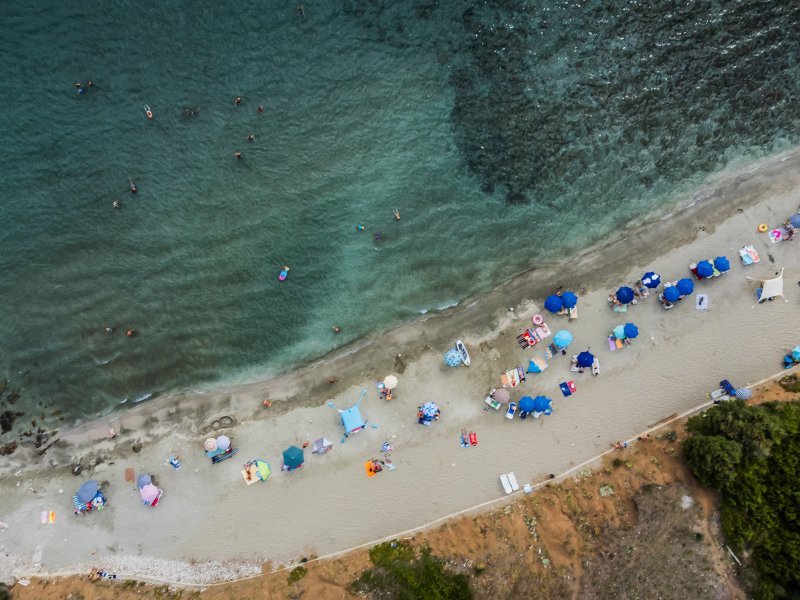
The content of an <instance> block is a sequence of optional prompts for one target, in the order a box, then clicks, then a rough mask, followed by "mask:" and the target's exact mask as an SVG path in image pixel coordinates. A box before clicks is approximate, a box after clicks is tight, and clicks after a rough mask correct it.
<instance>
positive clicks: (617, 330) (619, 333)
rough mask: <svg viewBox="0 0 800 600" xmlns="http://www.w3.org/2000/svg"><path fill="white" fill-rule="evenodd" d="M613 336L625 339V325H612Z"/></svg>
mask: <svg viewBox="0 0 800 600" xmlns="http://www.w3.org/2000/svg"><path fill="white" fill-rule="evenodd" d="M614 337H615V338H617V339H618V340H624V339H625V325H617V326H616V327H614Z"/></svg>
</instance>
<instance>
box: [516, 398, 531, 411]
mask: <svg viewBox="0 0 800 600" xmlns="http://www.w3.org/2000/svg"><path fill="white" fill-rule="evenodd" d="M534 405H535V403H534V401H533V398H531V397H530V396H523V397H522V398H520V399H519V409H520V410H521V411H522V412H526V413H529V412H533V407H534Z"/></svg>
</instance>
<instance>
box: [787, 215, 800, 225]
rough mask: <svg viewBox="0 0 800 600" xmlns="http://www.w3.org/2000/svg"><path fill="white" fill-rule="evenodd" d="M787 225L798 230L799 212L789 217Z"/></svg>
mask: <svg viewBox="0 0 800 600" xmlns="http://www.w3.org/2000/svg"><path fill="white" fill-rule="evenodd" d="M789 224H790V225H791V226H792V227H796V228H797V229H800V212H798V213H795V214H793V215H792V216H791V217H789Z"/></svg>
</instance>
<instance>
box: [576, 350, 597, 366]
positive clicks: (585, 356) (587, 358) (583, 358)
mask: <svg viewBox="0 0 800 600" xmlns="http://www.w3.org/2000/svg"><path fill="white" fill-rule="evenodd" d="M593 362H594V354H592V353H591V352H587V351H586V350H584V351H583V352H581V353H580V354H578V366H579V367H591V366H592V363H593Z"/></svg>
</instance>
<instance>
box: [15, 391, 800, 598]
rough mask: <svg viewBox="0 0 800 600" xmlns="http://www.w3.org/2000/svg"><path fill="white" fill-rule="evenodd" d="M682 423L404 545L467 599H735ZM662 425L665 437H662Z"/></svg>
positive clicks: (363, 562)
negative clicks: (446, 570)
mask: <svg viewBox="0 0 800 600" xmlns="http://www.w3.org/2000/svg"><path fill="white" fill-rule="evenodd" d="M754 392H755V393H754V398H753V400H752V401H751V402H752V403H760V402H763V401H766V400H776V399H780V400H798V399H800V393H797V392H787V391H785V390H783V389H782V388H781V387H780V386H779V385H778V384H777V383H769V384H767V385H765V386H761V387H759V388H758V389H757V390H754ZM683 427H684V423H683V422H681V423H676V424H673V425H670V426H666V427H664V428H663V429H662V430H659V431H658V432H657V433H656V434H653V435H651V436H650V438H649V439H647V440H643V441H637V442H634V443H633V444H631V445H630V446H629V447H628V448H625V449H622V450H619V451H618V452H614V453H612V454H610V455H608V456H607V457H606V458H607V460H605V461H604V464H603V467H602V468H601V469H599V470H595V471H591V470H589V469H585V470H583V471H581V472H579V473H578V474H577V475H576V477H574V478H573V479H570V480H568V481H566V482H564V483H558V484H553V485H550V486H547V487H546V488H544V489H542V490H540V491H537V492H536V493H534V494H531V495H528V496H524V497H521V498H519V499H517V500H515V501H514V502H511V503H509V504H507V505H505V506H502V507H499V508H497V509H495V510H492V511H490V512H486V513H483V514H479V515H476V516H468V517H462V518H459V519H454V520H453V521H451V522H448V523H447V524H445V525H443V526H441V527H439V528H437V529H432V530H430V531H426V532H422V533H419V534H417V535H415V536H413V537H412V538H410V541H411V542H412V543H413V544H416V545H423V544H427V545H428V546H430V547H431V549H432V550H433V553H434V555H436V556H439V557H442V558H444V559H445V560H446V561H447V563H448V564H449V566H450V568H452V569H454V570H457V571H460V572H464V573H468V574H470V575H471V576H472V578H471V580H472V585H473V589H474V591H475V596H476V598H492V599H497V600H500V599H506V598H508V599H511V598H522V597H525V598H548V599H550V598H570V599H577V598H581V599H583V598H588V599H593V598H598V599H599V598H609V597H613V598H641V599H646V598H660V599H669V598H687V597H698V598H719V599H723V598H724V599H727V598H732V599H740V598H741V599H744V598H745V597H746V596H745V593H744V592H743V590H742V589H741V588H740V586H739V583H738V581H737V579H736V567H737V565H736V563H735V562H734V560H733V559H732V558H731V556H730V555H729V554H728V552H727V550H726V549H725V546H724V542H723V540H722V537H721V534H720V527H719V522H718V513H717V510H716V498H715V497H714V496H713V494H711V493H710V492H709V491H708V490H705V489H703V488H701V487H700V486H699V485H698V484H697V482H696V481H695V480H694V478H693V477H692V476H691V474H690V473H689V472H688V470H687V469H686V466H685V464H684V462H683V459H682V457H681V453H680V440H681V439H683V437H684V435H685V433H684V429H683ZM670 432H674V434H670ZM368 566H369V559H368V556H367V551H366V550H361V551H356V552H352V553H350V554H347V555H345V556H343V557H341V558H338V559H331V560H325V561H320V562H316V561H311V562H310V563H308V564H307V569H308V572H307V574H306V575H305V576H304V577H302V578H301V579H300V580H299V581H298V582H296V583H292V584H290V583H288V581H287V576H288V572H287V571H279V572H271V569H270V566H269V565H265V566H264V571H265V573H264V575H262V576H261V577H258V578H255V579H251V580H247V581H241V582H235V583H229V584H224V585H219V586H213V587H209V588H207V589H204V590H187V589H183V590H181V589H171V588H169V587H168V586H155V585H151V584H144V583H138V582H133V581H118V582H108V581H100V582H95V583H92V582H90V581H88V579H87V578H86V577H82V578H77V577H73V578H65V579H57V580H49V581H48V580H33V581H31V583H30V585H29V586H27V587H22V586H21V585H19V584H18V585H16V586H15V587H14V588H13V589H12V597H13V598H15V599H20V600H27V599H36V600H66V599H69V600H81V599H83V600H95V599H98V600H99V599H105V598H114V599H115V600H129V599H134V598H137V599H139V598H147V599H150V598H154V599H177V598H180V599H182V600H185V599H193V598H200V599H203V600H222V599H228V598H235V599H237V600H246V599H253V600H255V599H266V600H273V599H275V600H278V599H284V598H308V599H314V600H334V599H336V600H338V599H342V598H356V597H357V596H355V595H353V594H351V593H350V592H349V584H350V582H352V581H353V580H354V579H356V578H357V577H358V575H359V574H360V573H361V572H362V571H363V570H364V569H365V568H367V567H368Z"/></svg>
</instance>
